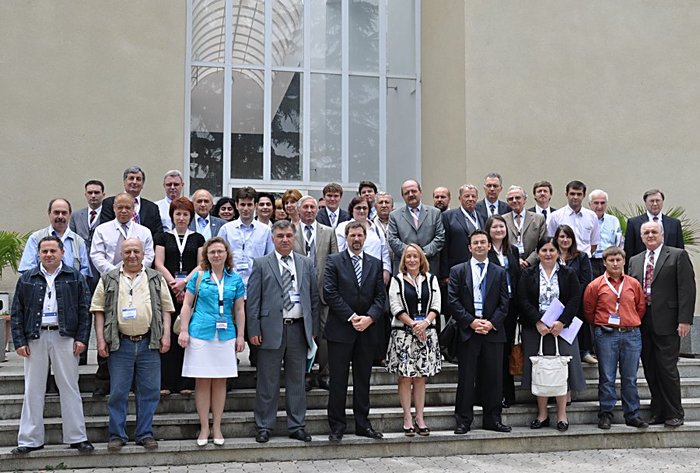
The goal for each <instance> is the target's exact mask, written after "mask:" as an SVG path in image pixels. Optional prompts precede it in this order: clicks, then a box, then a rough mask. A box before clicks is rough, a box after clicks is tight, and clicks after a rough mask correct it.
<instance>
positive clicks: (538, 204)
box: [527, 181, 557, 223]
mask: <svg viewBox="0 0 700 473" xmlns="http://www.w3.org/2000/svg"><path fill="white" fill-rule="evenodd" d="M532 197H533V198H534V199H535V205H534V206H533V207H530V208H529V209H527V210H529V211H530V212H535V213H536V214H538V215H542V216H543V217H544V219H545V221H546V222H547V223H549V216H550V215H552V212H554V211H556V210H557V209H555V208H554V207H550V206H549V203H550V202H551V201H552V183H551V182H549V181H537V182H535V183H534V184H533V185H532Z"/></svg>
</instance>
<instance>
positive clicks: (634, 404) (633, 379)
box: [595, 327, 642, 419]
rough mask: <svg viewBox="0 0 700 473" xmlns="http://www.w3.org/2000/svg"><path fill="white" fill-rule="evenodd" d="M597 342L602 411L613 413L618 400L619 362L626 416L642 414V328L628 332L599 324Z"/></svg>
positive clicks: (630, 417) (596, 335)
mask: <svg viewBox="0 0 700 473" xmlns="http://www.w3.org/2000/svg"><path fill="white" fill-rule="evenodd" d="M595 346H596V353H597V355H598V401H599V402H600V414H599V415H603V414H610V415H612V411H613V408H614V407H615V403H616V402H617V393H616V392H615V375H616V371H617V367H618V364H619V366H620V384H621V390H620V392H621V394H622V409H623V412H624V415H625V419H632V418H634V417H639V391H638V390H637V369H638V368H639V357H640V355H641V353H642V335H641V333H640V331H639V328H635V329H633V330H631V331H629V332H606V331H605V330H603V329H602V328H600V327H596V328H595Z"/></svg>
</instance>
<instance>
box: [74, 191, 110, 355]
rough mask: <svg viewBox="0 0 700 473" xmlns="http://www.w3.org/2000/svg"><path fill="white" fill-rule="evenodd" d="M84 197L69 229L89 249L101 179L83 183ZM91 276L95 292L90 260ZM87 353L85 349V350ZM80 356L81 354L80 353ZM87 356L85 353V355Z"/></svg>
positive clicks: (98, 208)
mask: <svg viewBox="0 0 700 473" xmlns="http://www.w3.org/2000/svg"><path fill="white" fill-rule="evenodd" d="M85 198H86V199H87V203H88V206H87V207H84V208H82V209H80V210H76V211H75V212H74V213H73V214H72V215H71V217H70V229H71V230H73V231H74V232H75V233H77V234H78V235H80V236H81V237H82V238H83V240H85V245H86V246H87V248H88V249H89V248H90V247H91V246H92V233H93V232H94V231H95V228H97V225H98V223H99V221H100V214H101V213H102V201H103V200H104V198H105V185H104V184H103V183H102V181H98V180H95V179H91V180H89V181H87V182H86V183H85ZM90 269H91V271H92V277H91V278H88V279H87V282H88V286H89V287H90V293H91V294H92V293H94V292H95V288H96V287H97V281H98V280H99V279H100V273H99V271H97V269H96V268H95V265H93V264H92V260H90ZM86 353H87V350H86ZM81 356H82V355H81ZM86 356H87V355H86Z"/></svg>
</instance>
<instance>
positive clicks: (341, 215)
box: [316, 207, 352, 228]
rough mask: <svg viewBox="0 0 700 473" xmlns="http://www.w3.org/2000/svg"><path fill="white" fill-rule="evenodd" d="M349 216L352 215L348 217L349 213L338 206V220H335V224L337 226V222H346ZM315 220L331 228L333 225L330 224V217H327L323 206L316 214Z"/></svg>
mask: <svg viewBox="0 0 700 473" xmlns="http://www.w3.org/2000/svg"><path fill="white" fill-rule="evenodd" d="M351 218H352V217H350V214H349V213H348V212H347V211H346V210H343V209H341V208H340V207H338V221H337V222H335V223H336V226H338V224H339V223H341V222H347V221H348V220H350V219H351ZM316 221H317V222H319V223H322V224H324V225H325V226H327V227H331V228H333V225H331V219H330V218H328V211H327V210H326V209H325V208H322V209H319V211H318V213H317V214H316Z"/></svg>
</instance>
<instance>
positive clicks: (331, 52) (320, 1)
mask: <svg viewBox="0 0 700 473" xmlns="http://www.w3.org/2000/svg"><path fill="white" fill-rule="evenodd" d="M307 5H308V6H307V8H310V9H311V22H310V23H311V24H310V25H309V29H310V30H311V31H310V34H311V44H308V45H307V48H309V54H310V56H311V68H312V69H325V70H337V71H339V70H340V67H341V59H342V53H343V48H342V37H341V31H342V22H341V17H342V8H341V3H340V2H339V1H336V2H331V1H328V0H310V1H309V2H308V3H307Z"/></svg>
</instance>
